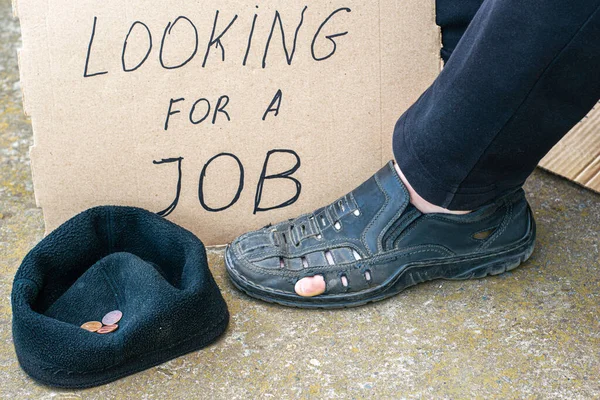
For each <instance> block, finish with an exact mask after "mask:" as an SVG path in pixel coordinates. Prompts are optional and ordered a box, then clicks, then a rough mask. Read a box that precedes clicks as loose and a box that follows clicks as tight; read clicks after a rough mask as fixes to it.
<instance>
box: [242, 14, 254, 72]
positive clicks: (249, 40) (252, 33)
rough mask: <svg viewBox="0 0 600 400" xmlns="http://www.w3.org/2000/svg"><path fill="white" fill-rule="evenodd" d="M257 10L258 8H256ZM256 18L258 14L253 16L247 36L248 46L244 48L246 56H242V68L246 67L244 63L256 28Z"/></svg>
mask: <svg viewBox="0 0 600 400" xmlns="http://www.w3.org/2000/svg"><path fill="white" fill-rule="evenodd" d="M256 8H258V6H256ZM256 18H258V14H254V18H253V19H252V28H250V35H248V46H247V47H246V54H245V55H244V61H243V62H242V65H243V66H246V62H247V61H248V55H249V54H250V47H251V46H252V36H254V28H256Z"/></svg>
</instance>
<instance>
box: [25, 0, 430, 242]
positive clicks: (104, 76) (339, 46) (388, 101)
mask: <svg viewBox="0 0 600 400" xmlns="http://www.w3.org/2000/svg"><path fill="white" fill-rule="evenodd" d="M14 8H15V14H17V15H18V16H19V18H20V20H21V27H22V34H23V48H22V50H21V52H20V68H21V81H22V88H23V94H24V104H25V109H26V112H27V113H28V114H29V115H31V118H32V124H33V130H34V146H33V147H32V149H31V158H32V169H33V179H34V186H35V193H36V199H37V202H38V205H39V206H40V207H42V208H43V211H44V218H45V222H46V229H47V231H50V230H52V229H54V228H55V227H57V226H58V225H59V224H60V223H62V222H63V221H65V220H66V219H68V218H69V217H71V216H72V215H74V214H75V213H77V212H79V211H82V210H84V209H86V208H88V207H91V206H95V205H102V204H118V205H132V206H139V207H143V208H146V209H149V210H152V211H155V212H159V213H161V214H162V215H164V216H166V217H167V218H168V219H170V220H172V221H174V222H176V223H178V224H180V225H182V226H184V227H186V228H188V229H190V230H192V231H193V232H194V233H196V234H197V235H198V236H199V237H200V238H201V239H202V240H203V241H204V242H205V243H207V244H223V243H226V242H229V241H230V240H232V239H233V238H234V237H235V236H237V235H239V234H241V233H243V232H246V231H248V230H251V229H255V228H259V227H261V226H263V225H266V224H267V223H269V222H278V221H280V220H283V219H285V218H290V217H294V216H297V215H299V214H301V213H305V212H309V211H312V210H313V209H315V208H317V207H320V206H322V205H325V204H327V203H329V202H331V201H333V200H335V199H336V198H337V197H339V196H341V195H343V194H345V193H346V192H348V191H350V190H352V189H353V188H354V187H355V186H356V185H357V184H359V183H361V182H362V181H363V180H365V179H367V178H368V177H369V176H370V175H371V174H373V173H374V172H375V171H376V170H377V169H379V168H380V167H381V166H382V165H383V164H384V163H385V162H387V161H388V160H389V159H390V158H391V157H392V153H391V137H392V131H393V127H394V124H395V122H396V120H397V118H398V117H399V116H400V115H401V114H402V112H403V111H404V110H405V109H406V108H408V106H410V104H411V103H412V102H414V101H415V100H416V98H417V97H418V96H419V95H420V94H421V93H422V91H424V90H425V89H426V88H427V86H428V85H429V84H430V83H431V82H432V81H433V79H434V78H435V77H436V75H437V74H438V72H439V67H440V61H439V57H438V54H439V49H440V39H439V31H438V28H437V27H436V25H435V22H434V21H435V18H434V16H435V13H434V2H433V1H426V2H423V1H419V0H406V1H402V2H396V1H392V0H380V1H371V2H365V1H362V0H360V1H359V0H333V1H322V0H319V1H316V0H314V1H313V0H307V1H305V2H304V3H296V2H290V1H283V0H279V1H275V0H268V1H260V2H247V1H242V0H219V1H216V0H210V1H156V0H143V1H142V0H128V1H123V0H103V1H97V0H80V1H66V0H53V1H49V0H41V1H40V0H35V1H34V0H15V3H14Z"/></svg>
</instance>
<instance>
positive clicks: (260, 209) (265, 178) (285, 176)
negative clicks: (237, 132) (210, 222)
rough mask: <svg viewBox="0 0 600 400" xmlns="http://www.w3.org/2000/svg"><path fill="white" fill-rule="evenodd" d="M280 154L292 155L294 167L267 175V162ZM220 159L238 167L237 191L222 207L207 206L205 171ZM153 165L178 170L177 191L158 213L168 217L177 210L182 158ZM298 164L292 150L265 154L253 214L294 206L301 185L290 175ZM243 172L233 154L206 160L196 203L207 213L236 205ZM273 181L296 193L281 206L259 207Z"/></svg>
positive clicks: (296, 169)
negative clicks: (289, 185) (288, 185)
mask: <svg viewBox="0 0 600 400" xmlns="http://www.w3.org/2000/svg"><path fill="white" fill-rule="evenodd" d="M282 153H284V154H291V155H293V156H294V158H295V159H296V162H295V163H294V165H293V166H292V167H291V168H290V169H288V170H286V171H283V172H278V173H275V174H270V175H267V170H268V166H269V160H270V159H271V157H272V156H274V155H275V154H282ZM222 157H229V158H231V159H233V160H234V161H235V162H236V164H237V167H238V171H237V176H238V186H237V190H236V193H235V195H234V196H233V199H232V200H231V202H229V203H228V204H226V205H222V206H209V205H208V204H207V203H206V200H205V192H204V180H205V177H206V170H207V169H208V167H209V165H210V164H211V163H212V162H213V161H215V160H217V159H219V158H222ZM153 163H154V165H161V164H171V163H177V169H178V172H179V175H178V178H177V189H176V191H175V199H174V200H173V202H172V203H171V204H170V205H169V206H168V207H167V208H165V209H164V210H162V211H160V212H158V215H161V216H163V217H166V216H167V215H169V214H171V213H172V212H173V211H175V209H176V208H177V204H179V198H180V195H181V185H182V177H183V173H182V163H183V157H176V158H168V159H163V160H160V161H153ZM300 164H301V162H300V157H299V156H298V154H297V153H296V152H295V151H293V150H287V149H276V150H270V151H268V152H267V156H266V158H265V162H264V164H263V168H262V172H261V174H260V178H259V180H258V185H257V186H256V195H255V196H254V211H253V214H256V213H258V212H265V211H269V210H275V209H278V208H284V207H288V206H290V205H292V204H294V203H295V202H296V201H298V199H299V198H300V193H301V191H302V184H301V183H300V181H299V180H298V179H296V178H295V177H293V176H292V175H293V174H294V173H295V172H296V171H298V169H299V168H300ZM244 171H245V170H244V166H243V165H242V162H241V161H240V159H239V158H238V157H237V156H236V155H235V154H231V153H220V154H217V155H216V156H214V157H212V158H211V159H210V160H208V161H207V162H206V164H204V167H203V168H202V171H201V172H200V180H199V182H198V201H200V205H201V206H202V208H204V209H205V210H206V211H209V212H221V211H225V210H227V209H228V208H231V207H232V206H233V205H234V204H235V203H237V202H238V200H239V199H240V196H241V194H242V192H243V190H244ZM273 179H287V180H290V181H292V182H293V183H294V184H295V188H296V192H295V193H294V195H293V196H291V197H290V198H289V199H288V200H286V201H284V202H282V203H281V204H278V205H275V206H270V207H261V199H262V194H263V188H264V185H265V183H266V182H267V181H269V180H273Z"/></svg>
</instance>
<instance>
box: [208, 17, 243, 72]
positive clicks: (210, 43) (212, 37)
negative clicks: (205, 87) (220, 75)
mask: <svg viewBox="0 0 600 400" xmlns="http://www.w3.org/2000/svg"><path fill="white" fill-rule="evenodd" d="M237 17H238V16H237V14H236V15H235V16H234V17H233V19H232V20H231V22H230V23H229V25H227V27H226V28H225V29H223V32H221V33H220V34H219V36H217V37H216V38H215V30H216V29H217V22H218V20H219V10H217V12H216V14H215V22H214V24H213V29H212V33H211V34H210V40H209V41H208V46H206V53H205V54H204V61H203V62H202V68H204V67H205V66H206V61H207V60H208V54H209V53H210V48H211V47H212V46H213V45H215V47H217V48H218V47H221V57H222V59H223V61H225V48H224V47H223V43H221V39H222V38H223V36H224V35H225V34H226V33H227V31H228V30H229V28H231V25H233V23H234V22H235V20H236V19H237Z"/></svg>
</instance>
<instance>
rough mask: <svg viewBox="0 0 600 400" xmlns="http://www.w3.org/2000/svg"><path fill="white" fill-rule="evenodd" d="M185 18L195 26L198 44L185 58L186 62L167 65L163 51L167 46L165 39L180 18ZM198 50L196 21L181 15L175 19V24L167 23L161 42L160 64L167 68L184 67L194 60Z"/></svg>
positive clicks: (196, 36) (196, 37)
mask: <svg viewBox="0 0 600 400" xmlns="http://www.w3.org/2000/svg"><path fill="white" fill-rule="evenodd" d="M181 19H184V20H186V21H187V22H189V24H190V25H191V26H192V28H194V35H195V40H196V44H195V47H194V51H193V52H192V54H191V55H190V56H189V57H188V59H187V60H185V61H184V62H182V63H181V64H179V65H173V66H167V65H165V62H164V60H163V51H164V47H165V39H166V38H167V34H169V35H170V34H171V30H172V29H173V28H174V27H175V25H176V24H177V22H179V20H181ZM197 52H198V29H196V25H194V23H193V22H192V21H190V20H189V18H187V17H184V16H183V15H182V16H180V17H177V19H176V20H175V21H173V24H171V23H170V22H169V23H168V24H167V27H166V28H165V32H164V33H163V37H162V41H161V42H160V53H159V57H158V58H159V60H160V65H162V67H163V68H165V69H176V68H181V67H183V66H184V65H185V64H187V63H189V62H190V61H192V59H193V58H194V57H195V56H196V53H197Z"/></svg>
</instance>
